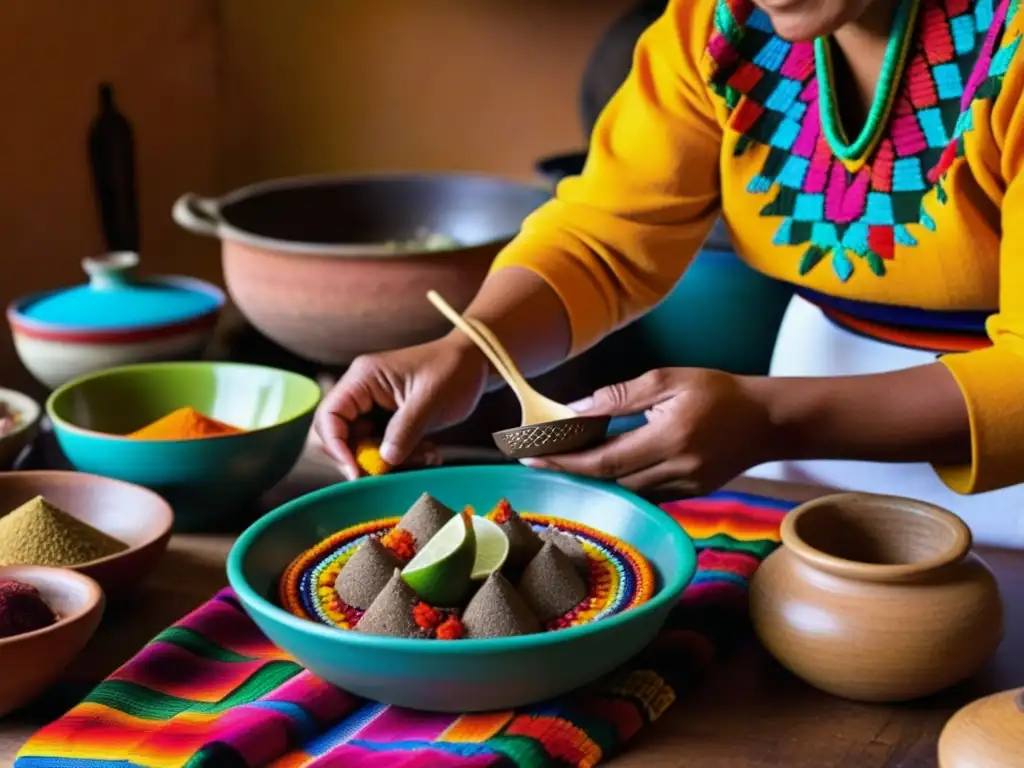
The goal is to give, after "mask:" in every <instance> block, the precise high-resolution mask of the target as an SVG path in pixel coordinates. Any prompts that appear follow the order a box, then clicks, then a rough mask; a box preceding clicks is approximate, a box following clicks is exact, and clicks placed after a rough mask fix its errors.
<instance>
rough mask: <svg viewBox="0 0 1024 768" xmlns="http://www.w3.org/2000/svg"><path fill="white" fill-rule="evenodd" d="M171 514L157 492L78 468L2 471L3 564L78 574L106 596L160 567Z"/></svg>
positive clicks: (123, 590) (124, 589) (0, 533)
mask: <svg viewBox="0 0 1024 768" xmlns="http://www.w3.org/2000/svg"><path fill="white" fill-rule="evenodd" d="M173 518H174V515H173V513H172V511H171V508H170V506H169V505H168V504H167V502H166V501H164V500H163V499H162V498H161V497H160V496H159V495H157V494H156V493H154V492H153V491H150V490H147V489H145V488H142V487H140V486H137V485H132V484H130V483H125V482H121V481H119V480H112V479H110V478H107V477H99V476H97V475H87V474H85V473H82V472H60V471H49V470H42V471H32V472H0V566H11V567H14V566H23V565H24V566H44V567H50V568H66V569H71V570H75V571H78V572H79V573H81V574H84V575H85V576H89V577H90V578H92V579H95V580H96V581H97V582H98V583H99V584H100V586H101V587H103V590H104V592H106V594H107V595H108V596H110V597H113V596H120V595H123V594H125V593H127V592H129V591H131V590H132V589H134V588H135V587H136V586H138V585H139V584H140V583H141V582H142V581H143V580H144V579H145V577H146V576H147V575H148V574H149V572H150V571H152V569H153V567H154V566H155V565H156V564H157V562H158V561H159V559H160V556H161V555H162V554H163V552H164V550H166V549H167V542H168V541H169V540H170V536H171V526H172V523H173Z"/></svg>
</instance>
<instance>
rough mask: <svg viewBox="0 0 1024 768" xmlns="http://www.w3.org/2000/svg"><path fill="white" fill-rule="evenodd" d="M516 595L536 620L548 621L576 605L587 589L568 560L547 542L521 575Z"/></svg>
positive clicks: (584, 595)
mask: <svg viewBox="0 0 1024 768" xmlns="http://www.w3.org/2000/svg"><path fill="white" fill-rule="evenodd" d="M519 594H520V595H522V597H523V600H525V601H526V604H527V605H529V606H530V608H531V609H532V610H533V612H534V614H535V615H536V616H537V618H538V619H540V620H541V621H551V620H552V619H557V618H558V617H559V616H562V615H564V614H565V613H567V612H568V611H569V610H571V609H572V608H574V607H575V606H576V605H578V604H579V602H580V601H581V600H583V598H584V597H586V596H587V585H586V584H585V583H584V582H583V579H581V578H580V575H579V574H578V573H577V572H576V569H575V568H573V567H572V561H571V560H569V557H568V556H567V555H566V554H565V553H564V552H562V550H560V549H559V548H558V547H556V546H555V545H554V544H552V543H551V542H550V541H549V542H548V543H547V544H545V545H544V546H543V547H541V550H540V552H538V553H537V556H536V557H535V558H533V560H531V561H530V563H529V565H527V566H526V570H524V571H523V576H522V578H521V579H520V580H519Z"/></svg>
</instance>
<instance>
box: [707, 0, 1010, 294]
mask: <svg viewBox="0 0 1024 768" xmlns="http://www.w3.org/2000/svg"><path fill="white" fill-rule="evenodd" d="M1017 3H1018V0H998V2H997V0H975V1H974V2H972V1H971V0H920V10H919V11H917V14H916V21H915V22H914V23H911V18H913V17H914V8H915V7H916V3H913V4H911V3H910V2H909V0H908V2H906V3H905V4H904V5H903V6H902V7H901V10H902V11H904V12H905V13H906V14H907V19H906V24H907V34H906V35H904V36H903V37H900V36H899V35H898V34H896V35H894V36H893V40H895V41H897V42H896V43H892V45H891V47H892V48H893V49H894V50H895V49H896V48H902V50H903V54H902V55H903V56H904V57H905V59H906V61H905V65H904V66H902V67H900V66H897V65H898V62H895V63H894V65H893V76H892V78H891V83H890V84H889V88H888V90H887V92H886V93H884V94H882V102H883V105H884V102H886V101H888V103H889V105H890V107H889V109H888V110H884V109H882V108H879V109H878V113H879V116H878V118H877V120H878V124H876V125H872V126H871V128H872V131H871V132H870V133H868V138H865V133H866V132H862V134H861V136H859V137H858V138H857V139H856V140H855V141H854V142H853V143H852V144H849V145H848V144H847V143H846V142H845V141H843V140H842V136H841V134H840V133H838V131H836V130H835V129H837V128H838V122H837V121H836V119H835V115H833V116H832V117H828V116H827V113H828V112H829V111H830V109H829V107H828V106H827V105H830V104H834V102H833V101H830V100H828V99H826V100H824V103H825V104H826V109H825V110H824V111H823V110H822V104H823V100H822V93H821V91H820V86H819V84H820V82H821V74H819V73H820V72H821V71H822V70H821V69H820V68H819V67H817V66H816V61H815V45H814V44H813V43H791V42H787V41H785V40H783V39H782V38H780V37H778V36H777V35H776V34H775V33H774V31H773V29H772V27H771V22H770V21H769V19H768V17H767V15H766V14H764V13H763V12H762V11H760V10H759V9H757V8H755V7H754V5H753V3H752V2H751V0H719V2H718V5H717V8H716V13H715V33H714V34H713V35H712V38H711V40H710V41H709V42H708V54H709V55H710V57H711V59H712V61H713V65H714V66H713V72H712V76H711V82H710V85H711V88H712V89H713V90H714V91H715V92H716V93H717V94H719V95H720V96H721V97H722V98H723V99H724V100H725V103H726V105H727V106H728V107H729V108H730V111H731V114H730V117H729V128H730V129H731V130H732V131H733V132H735V133H736V134H738V138H737V140H736V144H735V148H734V153H735V154H736V155H741V154H743V153H745V152H747V151H749V150H750V149H751V148H752V147H753V146H755V145H757V146H761V147H764V148H767V153H766V154H765V160H764V164H763V166H762V168H761V170H760V172H759V173H757V174H755V175H754V176H753V178H752V179H751V180H750V182H749V184H748V187H747V189H748V192H749V193H751V194H764V195H771V197H770V199H769V200H768V202H767V203H766V205H765V206H764V207H763V208H762V210H761V215H762V216H769V217H777V218H780V219H781V220H782V221H781V223H780V226H779V227H778V229H777V231H776V234H775V237H774V238H773V241H772V242H773V244H775V245H794V246H796V245H803V246H806V248H805V250H804V251H803V254H802V256H801V258H800V262H799V267H798V271H799V274H801V275H804V274H807V273H808V272H809V271H810V270H812V269H814V268H815V267H816V266H817V265H818V264H820V263H822V262H825V261H826V260H827V261H830V262H831V264H832V268H833V271H834V272H835V274H836V276H837V277H838V278H839V279H840V280H843V281H846V280H848V279H849V278H850V277H851V275H852V274H853V273H854V269H855V266H854V264H855V259H859V260H861V261H862V262H863V263H865V264H866V265H867V266H868V268H869V269H870V270H871V272H873V273H874V274H875V275H878V276H881V275H884V274H885V271H886V270H885V262H886V261H888V260H890V259H892V258H894V255H895V249H896V246H913V245H916V244H917V240H916V238H915V236H914V234H913V228H915V227H917V226H922V227H924V228H925V229H934V227H935V224H934V220H933V219H932V218H931V216H929V214H928V213H927V211H926V210H925V203H926V198H927V196H928V195H929V194H930V193H931V192H932V191H933V190H934V191H935V196H936V197H937V199H938V202H939V203H942V202H944V201H945V191H944V190H943V188H942V184H941V179H942V176H943V174H944V173H945V172H946V171H947V170H948V169H949V168H950V166H951V165H952V163H953V162H954V161H955V160H956V159H957V158H958V157H960V156H962V155H963V137H964V134H965V133H966V132H967V131H969V130H970V129H971V128H972V121H971V120H972V118H971V115H972V111H971V106H972V104H973V102H974V101H975V100H976V99H987V98H995V97H996V96H997V95H998V93H999V90H1000V87H1001V85H1002V79H1003V76H1004V75H1005V73H1006V72H1007V70H1008V69H1009V66H1010V63H1011V61H1012V59H1013V56H1014V54H1015V53H1016V51H1017V48H1018V47H1019V45H1020V40H1021V38H1020V35H1015V36H1013V38H1012V39H1010V40H1003V32H1004V30H1005V29H1006V25H1007V23H1008V21H1009V19H1010V18H1012V15H1013V13H1015V12H1016V10H1017ZM898 25H899V17H897V27H898ZM897 32H899V30H898V29H897ZM897 43H899V45H897ZM894 55H895V54H894ZM824 71H825V72H826V73H827V62H825V69H824ZM881 82H883V81H880V84H881ZM878 103H879V99H876V102H875V104H876V105H877V104H878ZM872 111H873V112H875V110H874V109H873V110H872ZM882 112H887V115H883V114H882ZM886 118H887V119H886ZM830 121H831V122H832V126H833V128H832V129H829V128H827V125H828V124H829V123H830ZM830 132H834V135H833V137H832V138H833V140H832V141H830V140H829V133H830ZM861 144H863V146H859V145H861ZM837 150H838V151H837ZM854 150H858V151H861V150H862V156H860V157H853V156H854V155H856V154H857V152H855V151H854ZM843 154H849V155H851V157H850V158H844V157H843ZM844 159H846V160H847V163H844ZM851 159H853V160H856V162H853V163H850V162H849V161H850V160H851Z"/></svg>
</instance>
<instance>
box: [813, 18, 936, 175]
mask: <svg viewBox="0 0 1024 768" xmlns="http://www.w3.org/2000/svg"><path fill="white" fill-rule="evenodd" d="M919 6H920V0H900V2H899V6H898V7H897V9H896V16H895V18H894V19H893V25H892V32H891V33H890V35H889V42H888V44H887V45H886V48H885V59H884V60H883V61H882V71H881V73H880V75H879V78H878V88H877V89H876V90H875V96H874V98H873V99H872V101H871V109H870V111H869V112H868V117H867V120H865V121H864V126H863V127H862V128H861V130H860V134H858V136H857V138H856V139H855V140H854V141H853V142H850V140H849V139H848V138H847V136H846V131H845V130H844V129H843V124H842V120H841V119H840V117H839V105H838V100H837V98H836V96H837V94H836V91H835V74H834V67H833V64H832V48H831V44H830V41H829V39H828V38H824V37H819V38H817V39H816V40H815V41H814V65H815V69H816V72H817V76H818V91H819V99H820V108H821V128H822V131H823V132H824V134H825V139H826V140H827V141H828V143H829V146H830V147H831V148H832V151H833V152H834V153H835V155H836V157H838V158H839V159H840V160H842V161H843V162H844V163H848V164H857V163H858V161H863V160H864V159H866V157H867V156H868V155H869V154H870V152H871V151H872V150H873V149H874V148H875V145H876V144H877V143H878V140H879V139H880V138H881V135H882V130H883V129H884V128H885V124H886V122H887V121H888V119H889V111H890V110H891V109H892V103H893V100H894V98H895V96H896V91H897V85H898V82H899V78H900V77H901V76H902V74H903V65H904V63H905V62H906V59H907V54H908V52H909V51H910V44H911V42H912V39H913V31H914V22H915V20H916V19H917V10H918V7H919Z"/></svg>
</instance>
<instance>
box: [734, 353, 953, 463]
mask: <svg viewBox="0 0 1024 768" xmlns="http://www.w3.org/2000/svg"><path fill="white" fill-rule="evenodd" d="M747 384H748V386H749V388H750V391H751V393H752V394H753V396H754V397H755V398H757V399H758V400H759V401H760V402H761V403H763V407H764V410H765V413H767V415H768V418H769V420H770V423H771V425H772V429H771V431H770V432H769V433H768V434H769V435H770V440H771V441H772V443H773V445H771V446H769V447H768V450H769V452H770V454H771V458H772V460H783V459H856V460H863V461H893V462H930V463H932V464H937V465H964V464H969V463H970V461H971V425H970V419H969V418H968V414H967V406H966V404H965V403H964V396H963V394H962V393H961V391H960V388H959V387H958V386H957V383H956V380H955V379H954V378H953V376H951V375H950V372H949V369H948V368H947V367H946V366H945V365H943V364H942V363H933V364H932V365H923V366H918V367H916V368H908V369H906V370H902V371H895V372H892V373H880V374H871V375H866V376H844V377H834V378H806V379H804V378H751V379H748V380H747Z"/></svg>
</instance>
